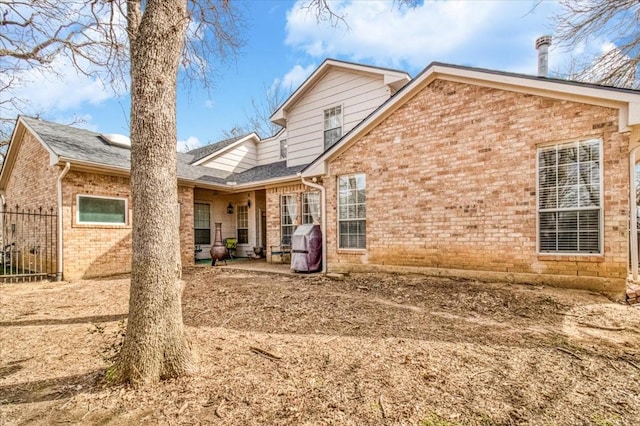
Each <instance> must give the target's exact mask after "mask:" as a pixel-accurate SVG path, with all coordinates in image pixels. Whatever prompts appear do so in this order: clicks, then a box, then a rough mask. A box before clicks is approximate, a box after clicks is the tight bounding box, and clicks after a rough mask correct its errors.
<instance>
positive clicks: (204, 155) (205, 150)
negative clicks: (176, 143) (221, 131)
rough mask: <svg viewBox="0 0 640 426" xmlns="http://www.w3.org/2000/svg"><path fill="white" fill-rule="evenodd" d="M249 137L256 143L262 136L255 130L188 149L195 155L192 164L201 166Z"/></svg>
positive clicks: (189, 152)
mask: <svg viewBox="0 0 640 426" xmlns="http://www.w3.org/2000/svg"><path fill="white" fill-rule="evenodd" d="M249 139H254V141H255V142H256V143H257V142H260V137H259V136H258V134H257V133H255V132H253V133H249V134H246V135H242V136H237V137H235V138H230V139H225V140H223V141H220V142H216V143H212V144H210V145H205V146H203V147H200V148H196V149H192V150H191V151H188V152H187V154H191V155H193V158H194V159H193V161H192V162H191V164H193V165H195V166H199V165H201V164H204V163H206V162H207V161H209V160H211V159H212V158H213V157H215V156H216V155H217V154H219V153H220V152H222V151H226V150H229V149H232V148H233V147H234V146H236V145H240V144H241V143H242V142H244V141H247V140H249Z"/></svg>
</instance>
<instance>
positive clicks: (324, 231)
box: [298, 173, 327, 274]
mask: <svg viewBox="0 0 640 426" xmlns="http://www.w3.org/2000/svg"><path fill="white" fill-rule="evenodd" d="M298 176H300V179H302V183H303V184H305V185H307V186H309V187H311V188H315V189H317V190H319V191H320V214H321V218H322V219H321V220H322V225H321V226H322V273H323V274H325V273H326V272H327V214H326V213H327V196H326V193H325V188H324V186H322V185H319V184H317V183H315V182H309V181H308V180H306V179H305V178H304V177H303V176H302V175H301V174H300V173H298Z"/></svg>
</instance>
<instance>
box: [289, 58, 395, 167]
mask: <svg viewBox="0 0 640 426" xmlns="http://www.w3.org/2000/svg"><path fill="white" fill-rule="evenodd" d="M390 96H391V93H390V90H389V87H388V86H386V85H385V84H384V81H383V77H382V76H372V75H367V74H360V73H356V72H346V71H344V70H337V69H334V70H330V71H329V72H328V73H327V74H326V75H325V76H324V77H323V78H322V79H321V80H320V81H319V82H318V84H316V85H315V86H314V87H312V88H311V89H310V90H309V91H308V92H307V93H306V94H305V95H304V96H303V97H302V99H300V101H299V102H297V103H296V104H295V105H294V106H293V107H292V108H291V110H289V111H288V112H287V134H288V138H287V144H288V145H289V152H288V159H287V160H288V162H287V164H288V165H289V166H296V165H300V164H307V163H310V162H311V161H313V160H314V159H315V158H316V157H317V156H318V155H320V154H322V152H323V151H324V127H323V125H324V110H325V109H327V108H330V107H333V106H337V105H340V106H342V134H343V135H344V134H345V133H347V132H348V131H349V130H351V129H352V128H353V127H354V126H355V125H356V124H358V123H359V122H360V121H362V120H363V119H364V118H365V117H366V116H367V115H369V114H370V113H371V112H372V111H373V110H374V109H376V108H377V107H378V106H380V104H382V103H383V102H385V101H386V100H387V99H388V98H389V97H390Z"/></svg>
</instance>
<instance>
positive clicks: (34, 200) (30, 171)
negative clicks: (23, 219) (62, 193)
mask: <svg viewBox="0 0 640 426" xmlns="http://www.w3.org/2000/svg"><path fill="white" fill-rule="evenodd" d="M19 145H20V146H19V150H18V152H17V156H16V160H15V163H14V165H13V169H12V172H11V175H10V177H9V180H8V182H7V187H6V189H5V200H6V203H7V207H11V208H15V206H16V204H17V205H19V206H20V208H21V209H22V208H25V209H38V208H39V207H42V208H44V209H51V208H56V206H57V204H56V181H57V179H58V175H59V174H60V172H61V169H60V168H58V167H53V166H50V165H49V152H48V151H47V150H46V149H45V148H44V147H43V146H42V144H41V143H40V142H38V141H37V140H36V138H35V137H34V136H33V135H32V134H31V133H29V132H25V133H24V136H23V138H22V140H21V143H20V144H19Z"/></svg>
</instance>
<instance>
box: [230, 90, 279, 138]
mask: <svg viewBox="0 0 640 426" xmlns="http://www.w3.org/2000/svg"><path fill="white" fill-rule="evenodd" d="M264 94H265V95H264V97H262V98H259V99H256V98H252V99H251V111H250V112H249V113H246V114H245V116H246V119H247V121H246V122H245V123H244V124H236V125H234V126H233V127H232V128H231V129H228V130H223V131H222V137H224V138H234V137H237V136H242V135H246V134H248V133H252V132H256V133H257V134H258V135H260V137H269V136H273V135H275V134H276V133H278V131H279V130H280V129H281V128H282V126H279V125H277V124H275V123H273V122H272V121H271V119H270V118H271V115H272V114H273V113H274V111H275V110H276V109H277V108H278V107H279V106H280V105H282V104H283V103H284V101H285V100H286V99H287V98H288V97H289V95H290V94H291V86H289V87H287V88H285V87H283V83H282V80H277V81H275V82H274V84H272V85H271V87H268V88H267V87H265V89H264Z"/></svg>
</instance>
